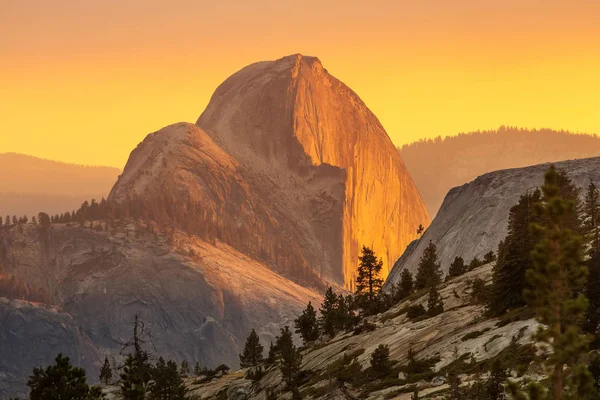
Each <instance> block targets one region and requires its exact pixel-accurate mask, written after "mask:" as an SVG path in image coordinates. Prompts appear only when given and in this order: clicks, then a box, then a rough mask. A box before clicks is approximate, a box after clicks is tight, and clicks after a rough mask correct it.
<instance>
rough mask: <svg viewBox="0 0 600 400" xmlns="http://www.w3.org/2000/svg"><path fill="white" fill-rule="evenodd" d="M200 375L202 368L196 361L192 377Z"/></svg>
mask: <svg viewBox="0 0 600 400" xmlns="http://www.w3.org/2000/svg"><path fill="white" fill-rule="evenodd" d="M201 373H202V367H201V366H200V363H199V362H198V361H196V365H195V366H194V375H196V376H199V375H200V374H201Z"/></svg>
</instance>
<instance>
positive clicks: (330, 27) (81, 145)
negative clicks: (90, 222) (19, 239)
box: [0, 0, 600, 167]
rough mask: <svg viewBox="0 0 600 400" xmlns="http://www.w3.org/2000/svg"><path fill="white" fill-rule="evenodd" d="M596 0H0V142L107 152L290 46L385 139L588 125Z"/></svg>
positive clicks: (595, 79)
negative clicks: (365, 109)
mask: <svg viewBox="0 0 600 400" xmlns="http://www.w3.org/2000/svg"><path fill="white" fill-rule="evenodd" d="M599 21H600V1H598V0H564V1H563V0H560V1H558V0H495V1H491V0H452V1H451V0H411V1H405V0H385V1H384V0H369V1H365V0H361V1H355V0H345V1H342V0H338V1H335V2H334V1H327V0H318V1H315V0H303V1H286V0H278V1H274V0H255V1H251V0H246V1H227V0H213V1H205V0H169V1H164V0H0V109H1V110H2V112H1V113H0V115H1V118H0V152H5V151H16V152H23V153H28V154H32V155H36V156H41V157H46V158H52V159H58V160H63V161H69V162H77V163H85V164H106V165H113V166H117V167H123V165H124V163H125V161H126V159H127V157H128V155H129V153H130V152H131V150H132V149H133V148H134V147H135V146H136V145H137V144H138V143H139V142H140V141H141V140H142V139H143V138H144V136H145V135H146V134H148V133H150V132H153V131H156V130H158V129H160V128H161V127H163V126H165V125H168V124H171V123H173V122H178V121H189V122H195V121H196V119H197V118H198V116H199V115H200V113H201V112H202V111H203V109H204V108H205V106H206V104H207V103H208V100H209V98H210V96H211V95H212V93H213V91H214V89H215V88H216V87H217V86H218V85H219V84H220V83H221V82H222V81H223V80H224V79H225V78H227V77H228V76H229V75H231V74H232V73H234V72H235V71H237V70H239V69H240V68H242V67H244V66H245V65H247V64H250V63H252V62H255V61H260V60H269V59H277V58H280V57H282V56H284V55H288V54H293V53H303V54H307V55H314V56H317V57H319V58H320V59H321V61H322V62H323V65H324V66H325V68H327V69H328V70H329V72H330V73H332V74H333V75H335V76H336V77H338V78H339V79H341V80H342V81H343V82H345V83H346V84H347V85H349V86H350V87H351V88H352V89H354V90H355V91H356V92H357V93H358V94H359V95H360V96H361V97H362V99H363V100H364V101H365V102H366V104H367V105H368V106H369V107H370V108H371V110H372V111H373V112H374V113H375V114H376V115H377V116H378V117H379V119H380V120H381V121H382V123H383V125H384V127H385V128H386V130H387V132H388V134H389V135H390V136H391V137H392V140H393V141H394V142H395V143H396V144H398V145H400V144H403V143H407V142H411V141H414V140H417V139H419V138H422V137H433V136H437V135H446V134H455V133H458V132H461V131H470V130H477V129H491V128H496V127H498V126H499V125H502V124H504V125H515V126H521V127H550V128H559V129H561V128H562V129H568V130H573V131H580V132H598V133H600V23H599Z"/></svg>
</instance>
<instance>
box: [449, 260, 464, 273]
mask: <svg viewBox="0 0 600 400" xmlns="http://www.w3.org/2000/svg"><path fill="white" fill-rule="evenodd" d="M465 272H467V266H466V265H465V260H463V258H462V257H454V261H452V264H450V268H449V269H448V276H450V277H455V276H460V275H462V274H464V273H465Z"/></svg>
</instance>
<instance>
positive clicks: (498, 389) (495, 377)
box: [486, 359, 507, 400]
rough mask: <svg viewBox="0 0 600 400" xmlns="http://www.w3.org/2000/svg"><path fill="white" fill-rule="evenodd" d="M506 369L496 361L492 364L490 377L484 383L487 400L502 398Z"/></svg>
mask: <svg viewBox="0 0 600 400" xmlns="http://www.w3.org/2000/svg"><path fill="white" fill-rule="evenodd" d="M506 378H507V376H506V369H505V368H504V367H503V366H502V362H501V361H500V360H498V359H496V360H494V362H493V363H492V368H491V369H490V376H489V378H488V379H487V382H486V392H487V395H488V398H489V400H500V399H502V398H503V397H502V396H504V383H505V382H506Z"/></svg>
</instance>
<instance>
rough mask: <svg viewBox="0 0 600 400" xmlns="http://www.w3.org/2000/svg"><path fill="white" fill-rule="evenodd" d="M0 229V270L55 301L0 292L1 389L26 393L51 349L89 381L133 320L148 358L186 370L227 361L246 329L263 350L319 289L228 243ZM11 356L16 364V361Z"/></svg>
mask: <svg viewBox="0 0 600 400" xmlns="http://www.w3.org/2000/svg"><path fill="white" fill-rule="evenodd" d="M39 237H40V235H39V228H38V227H37V226H35V225H32V224H28V225H22V226H21V228H16V227H13V228H10V229H8V230H7V229H5V230H3V231H1V232H0V242H1V244H2V245H3V246H5V248H6V249H7V250H6V251H7V254H6V259H7V260H15V262H14V263H13V262H7V263H5V264H4V265H3V273H4V274H6V275H8V276H12V275H15V276H17V277H18V278H19V279H21V280H22V281H26V282H28V283H29V285H30V286H31V287H32V288H44V289H46V290H47V291H48V292H49V293H50V294H51V296H52V299H53V303H54V304H55V305H54V306H47V305H31V304H28V303H25V302H18V301H7V300H3V299H0V339H1V341H0V354H1V355H2V357H1V358H0V377H6V379H0V382H8V383H6V385H5V386H4V387H3V386H2V384H0V396H2V397H4V396H5V395H7V394H9V393H11V394H16V393H19V394H21V395H23V394H24V393H25V383H26V381H27V374H29V373H31V370H32V368H33V367H34V366H39V365H48V364H50V363H52V361H53V359H54V357H55V356H56V355H57V354H58V352H63V353H65V354H66V355H68V356H70V357H71V358H72V361H73V362H74V364H76V365H81V366H84V367H85V368H86V370H87V371H88V377H89V378H88V379H89V380H90V381H92V382H95V381H96V380H97V376H98V370H99V368H100V366H101V362H102V361H103V360H104V357H105V356H108V357H109V359H112V358H113V357H114V358H115V359H116V360H117V362H120V361H121V356H120V354H119V353H120V351H121V349H122V343H125V342H127V341H129V340H130V339H131V336H132V326H133V320H134V318H135V315H138V316H139V318H140V319H141V320H142V321H143V322H144V323H145V326H146V328H147V329H148V331H149V332H150V333H151V338H148V337H146V338H145V340H146V344H145V346H146V348H147V350H149V351H150V352H151V353H152V354H156V355H161V356H163V357H165V358H167V359H174V360H176V361H178V362H179V361H182V360H184V359H185V360H188V362H189V363H190V364H192V365H193V363H195V362H196V361H199V362H200V363H201V364H202V365H205V366H208V367H215V366H217V365H219V364H221V363H225V364H228V365H230V366H232V367H236V366H237V365H238V363H239V359H238V354H239V353H240V351H241V350H242V348H243V345H244V342H245V339H246V337H247V336H248V334H249V333H250V330H251V329H253V328H254V329H256V331H257V332H258V334H259V336H260V338H261V341H262V343H263V345H264V346H267V348H268V344H269V342H270V341H274V339H275V336H276V335H277V334H278V333H279V328H280V327H282V326H283V325H285V324H287V325H290V326H292V325H293V319H294V318H296V316H297V315H298V314H299V313H300V312H301V310H302V309H303V308H304V307H305V306H306V303H308V301H312V302H313V303H315V304H316V303H317V302H318V299H319V297H320V296H319V295H318V294H317V293H315V292H313V291H311V290H309V289H306V288H303V287H301V286H298V285H297V284H294V283H293V282H291V281H289V280H286V279H284V278H282V277H281V276H279V275H278V274H276V273H275V272H273V271H271V270H270V269H269V268H267V267H265V266H264V265H262V264H260V263H259V262H256V261H254V260H252V259H250V258H248V257H246V256H244V255H242V254H240V253H239V252H237V251H236V250H234V249H232V248H231V247H229V246H227V245H225V244H221V243H216V244H209V243H206V242H204V241H202V240H200V239H198V238H193V237H189V236H187V235H182V234H175V235H174V236H173V237H165V236H163V235H158V236H154V235H152V234H148V233H146V232H145V229H141V230H140V229H135V228H134V226H133V225H128V226H127V227H125V229H124V230H120V231H116V232H112V233H109V232H97V231H94V230H92V229H89V228H80V227H79V226H66V225H52V227H51V228H50V231H49V233H48V235H47V240H46V241H40V240H39ZM16 360H20V361H19V362H17V361H16Z"/></svg>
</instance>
